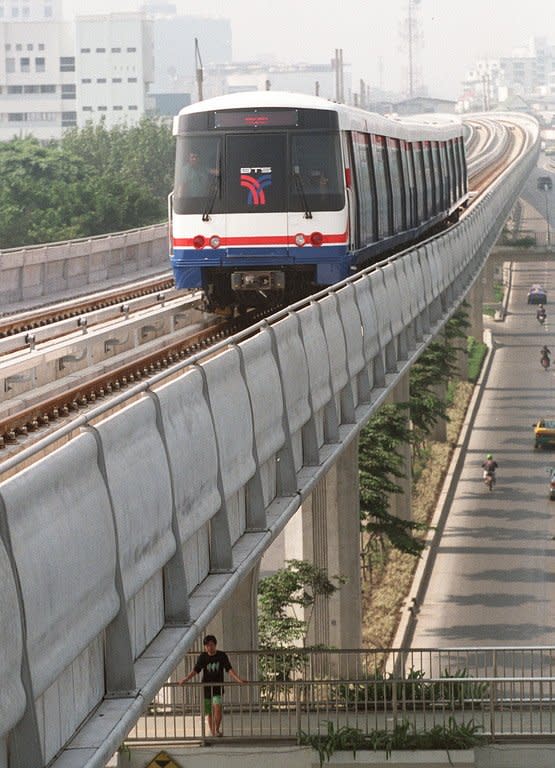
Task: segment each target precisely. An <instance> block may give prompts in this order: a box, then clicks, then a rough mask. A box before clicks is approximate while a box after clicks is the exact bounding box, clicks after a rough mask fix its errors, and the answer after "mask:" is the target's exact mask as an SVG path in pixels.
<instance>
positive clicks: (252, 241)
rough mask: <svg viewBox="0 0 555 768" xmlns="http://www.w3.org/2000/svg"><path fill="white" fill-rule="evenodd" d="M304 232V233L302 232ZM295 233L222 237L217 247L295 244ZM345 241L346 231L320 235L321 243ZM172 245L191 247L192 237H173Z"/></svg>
mask: <svg viewBox="0 0 555 768" xmlns="http://www.w3.org/2000/svg"><path fill="white" fill-rule="evenodd" d="M303 234H304V233H303ZM295 237H296V235H276V236H272V235H256V236H254V237H244V236H243V237H222V238H221V240H220V245H219V247H220V248H221V247H222V246H223V247H226V246H227V247H234V246H241V245H250V246H254V245H295V246H296V243H295ZM305 238H306V244H307V245H309V244H310V233H309V234H305ZM346 242H347V232H343V233H342V234H337V235H322V244H325V243H327V244H335V245H338V244H339V245H341V244H343V243H346ZM173 244H174V246H181V247H186V248H193V247H194V245H193V238H192V237H174V239H173ZM206 246H207V247H210V236H208V237H207V238H206Z"/></svg>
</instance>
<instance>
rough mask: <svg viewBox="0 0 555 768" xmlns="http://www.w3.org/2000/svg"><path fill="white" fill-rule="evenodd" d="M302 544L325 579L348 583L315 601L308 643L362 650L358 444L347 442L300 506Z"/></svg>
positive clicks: (307, 557) (306, 557) (308, 557)
mask: <svg viewBox="0 0 555 768" xmlns="http://www.w3.org/2000/svg"><path fill="white" fill-rule="evenodd" d="M303 541H304V544H305V559H310V560H311V562H313V563H314V564H315V565H318V566H319V567H320V568H325V569H326V571H327V573H328V576H335V575H340V576H342V577H344V578H345V579H346V583H345V584H343V586H342V587H341V588H340V589H339V590H338V591H337V592H336V593H335V594H334V595H333V596H332V597H331V598H323V597H320V598H317V600H316V603H315V605H314V613H313V616H312V621H311V625H310V630H309V637H308V639H307V642H308V643H309V644H310V645H312V644H323V645H331V646H333V647H334V648H360V645H361V638H362V634H361V633H362V604H361V586H360V514H359V485H358V440H356V441H353V442H351V444H350V445H349V447H348V448H347V450H346V451H345V452H344V453H343V454H342V456H341V458H340V459H339V460H338V462H337V464H336V465H335V466H334V467H332V468H331V469H330V471H329V472H328V473H327V475H326V476H325V477H324V478H323V479H322V480H321V481H320V483H318V485H317V486H316V488H315V489H314V491H313V493H312V494H311V497H310V499H307V501H306V502H305V503H304V504H303ZM309 552H310V553H311V555H310V556H308V555H309Z"/></svg>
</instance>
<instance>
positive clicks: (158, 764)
mask: <svg viewBox="0 0 555 768" xmlns="http://www.w3.org/2000/svg"><path fill="white" fill-rule="evenodd" d="M146 768H181V766H180V765H178V764H177V763H176V762H175V760H174V759H173V758H172V757H170V756H169V755H168V754H166V752H158V754H157V755H156V757H155V758H154V759H153V760H152V762H150V763H149V764H148V765H147V766H146Z"/></svg>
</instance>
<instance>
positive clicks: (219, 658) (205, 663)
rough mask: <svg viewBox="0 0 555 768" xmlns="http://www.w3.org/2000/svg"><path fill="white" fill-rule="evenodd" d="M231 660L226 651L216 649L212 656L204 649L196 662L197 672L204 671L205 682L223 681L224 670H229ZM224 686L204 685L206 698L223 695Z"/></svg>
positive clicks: (203, 679)
mask: <svg viewBox="0 0 555 768" xmlns="http://www.w3.org/2000/svg"><path fill="white" fill-rule="evenodd" d="M230 669H231V662H230V660H229V657H228V655H227V653H225V651H216V653H214V654H213V655H212V656H210V654H209V653H206V651H203V652H202V653H201V654H200V655H199V657H198V659H197V661H196V664H195V672H202V682H203V683H223V681H224V670H225V671H226V672H229V670H230ZM221 694H222V688H221V686H219V685H207V686H205V687H204V698H205V699H209V698H210V697H211V696H221Z"/></svg>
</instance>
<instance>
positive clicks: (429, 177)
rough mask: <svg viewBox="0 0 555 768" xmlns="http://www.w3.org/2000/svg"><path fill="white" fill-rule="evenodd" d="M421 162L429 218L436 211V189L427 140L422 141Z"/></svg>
mask: <svg viewBox="0 0 555 768" xmlns="http://www.w3.org/2000/svg"><path fill="white" fill-rule="evenodd" d="M422 163H423V167H424V187H425V189H426V198H427V204H428V205H427V210H426V219H431V218H432V216H433V215H434V213H435V212H436V210H437V208H436V205H437V203H436V191H435V185H434V177H433V165H432V148H431V146H430V142H429V141H423V142H422Z"/></svg>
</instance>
